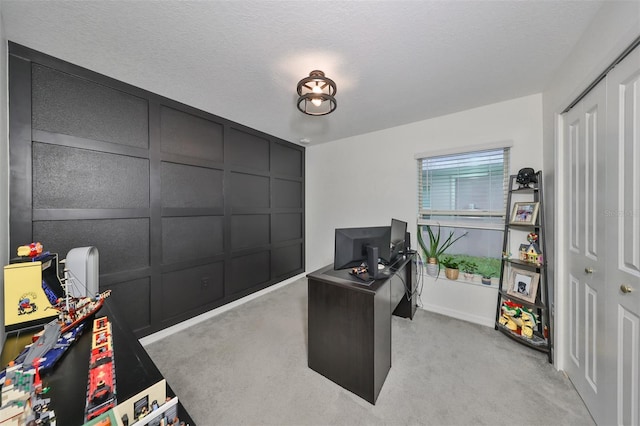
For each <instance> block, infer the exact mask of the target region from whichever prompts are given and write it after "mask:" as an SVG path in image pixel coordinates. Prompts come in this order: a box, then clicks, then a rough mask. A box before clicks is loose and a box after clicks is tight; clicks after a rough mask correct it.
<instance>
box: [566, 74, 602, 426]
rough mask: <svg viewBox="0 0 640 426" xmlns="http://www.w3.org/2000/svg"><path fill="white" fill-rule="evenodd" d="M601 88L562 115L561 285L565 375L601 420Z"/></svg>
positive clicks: (600, 86) (592, 412)
mask: <svg viewBox="0 0 640 426" xmlns="http://www.w3.org/2000/svg"><path fill="white" fill-rule="evenodd" d="M605 105H606V86H605V84H600V85H599V86H597V87H596V88H594V89H593V90H592V91H591V93H590V94H589V95H588V96H587V97H585V98H584V99H583V100H582V101H581V102H580V103H578V104H577V105H576V106H575V107H574V108H573V109H572V110H571V111H569V112H568V113H567V114H566V115H565V117H564V123H565V129H564V138H565V146H566V155H565V158H566V164H565V169H566V170H567V171H568V174H569V176H568V179H567V180H566V181H567V184H566V188H565V194H566V196H567V199H568V200H569V201H568V204H569V214H568V218H567V231H566V232H568V238H567V241H568V247H567V251H566V255H567V257H566V258H567V259H568V260H569V265H568V266H569V268H568V271H567V278H566V285H567V286H568V290H569V292H568V295H569V297H568V298H567V305H566V306H565V309H566V311H565V312H567V314H568V315H569V318H568V321H567V322H566V324H567V325H568V330H566V336H567V337H568V338H569V339H570V340H569V342H568V356H569V358H568V359H567V360H566V361H567V362H566V363H565V365H566V372H567V374H568V375H569V377H570V379H571V381H572V382H573V384H574V386H575V387H576V389H577V390H578V392H579V393H580V395H581V396H582V398H583V400H584V401H585V404H586V405H587V407H588V408H589V411H590V412H591V415H592V416H593V417H594V419H595V420H596V421H597V422H599V420H600V419H602V418H604V414H603V407H604V406H603V403H602V398H601V394H602V386H603V378H604V375H603V370H602V369H603V362H604V361H603V359H604V355H605V354H604V353H603V342H604V323H603V319H604V318H605V314H604V308H605V306H604V303H603V295H604V293H605V292H604V282H605V278H604V277H605V254H604V253H603V247H604V238H605V231H604V229H603V228H602V226H601V225H602V224H601V222H602V219H601V217H602V214H601V212H602V211H603V210H604V206H605V204H604V203H605V200H604V193H605V191H606V175H605V165H606V163H605V156H606V151H605V149H606V146H605V129H606V109H605Z"/></svg>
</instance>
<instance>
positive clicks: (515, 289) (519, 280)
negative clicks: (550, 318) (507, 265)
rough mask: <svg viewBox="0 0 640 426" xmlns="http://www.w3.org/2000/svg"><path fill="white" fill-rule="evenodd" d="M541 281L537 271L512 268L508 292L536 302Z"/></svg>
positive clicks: (519, 297)
mask: <svg viewBox="0 0 640 426" xmlns="http://www.w3.org/2000/svg"><path fill="white" fill-rule="evenodd" d="M539 281H540V274H539V273H537V272H533V271H526V270H524V269H518V268H511V273H510V274H509V281H508V283H507V294H509V295H511V296H514V297H517V298H518V299H522V300H524V301H526V302H529V303H535V301H536V294H537V292H538V282H539Z"/></svg>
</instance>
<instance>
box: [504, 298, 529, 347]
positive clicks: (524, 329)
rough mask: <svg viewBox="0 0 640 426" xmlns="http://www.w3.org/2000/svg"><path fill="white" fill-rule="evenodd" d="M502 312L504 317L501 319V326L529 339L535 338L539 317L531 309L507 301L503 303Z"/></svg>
mask: <svg viewBox="0 0 640 426" xmlns="http://www.w3.org/2000/svg"><path fill="white" fill-rule="evenodd" d="M501 311H502V315H501V316H500V318H499V322H500V324H501V325H503V326H504V327H506V328H508V329H509V330H511V331H512V332H513V333H515V334H519V335H521V336H523V337H526V338H527V339H532V338H533V331H534V329H535V327H536V325H537V324H538V317H537V315H536V314H534V313H533V311H532V310H531V309H528V308H525V307H524V306H523V305H521V304H519V303H515V302H512V301H511V300H505V301H504V302H502V306H501Z"/></svg>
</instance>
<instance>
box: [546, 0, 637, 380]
mask: <svg viewBox="0 0 640 426" xmlns="http://www.w3.org/2000/svg"><path fill="white" fill-rule="evenodd" d="M638 36H640V1H628V2H623V1H616V2H605V3H604V5H603V6H602V8H601V9H600V11H599V12H598V14H597V15H596V17H595V18H594V20H593V21H592V22H591V24H590V25H589V27H588V28H587V30H586V31H585V33H584V35H583V36H582V37H581V39H580V40H579V41H578V43H577V44H576V45H575V47H574V49H573V50H572V52H571V54H570V55H569V56H568V57H567V59H566V60H565V62H564V63H563V65H562V66H561V67H560V68H559V69H558V71H557V72H556V73H555V75H554V78H553V79H552V80H551V81H550V82H549V84H548V85H547V88H546V90H545V91H544V93H543V95H542V101H543V126H544V127H543V158H544V172H545V190H546V194H545V195H546V199H547V200H554V201H555V202H554V203H553V204H551V205H550V204H547V207H548V208H547V210H549V206H552V207H553V210H549V211H548V212H547V215H546V218H547V219H548V220H547V229H548V231H549V234H548V235H550V237H551V238H550V239H548V241H554V244H549V245H547V250H548V251H549V256H548V257H547V260H548V261H549V266H550V273H552V275H551V276H552V277H553V281H552V282H553V283H555V285H554V290H555V301H556V303H555V305H556V306H557V307H558V308H556V318H555V324H556V326H555V341H556V344H555V347H556V355H555V357H554V358H555V360H556V366H557V367H558V368H559V369H562V368H563V365H562V360H563V358H564V356H563V353H564V351H566V347H565V345H564V343H565V339H564V336H563V334H562V330H563V328H564V324H565V319H566V318H565V317H566V316H565V313H564V312H562V310H561V309H560V308H559V307H561V306H563V303H564V297H565V286H564V283H563V280H562V279H560V277H563V276H565V271H564V270H563V269H562V265H563V264H564V258H563V253H562V250H561V248H562V247H563V245H564V244H565V242H564V239H563V236H562V233H561V232H556V231H555V230H556V229H563V227H561V226H560V224H562V223H563V218H564V215H565V213H564V212H565V203H564V201H565V200H564V197H563V191H562V187H563V185H564V181H563V170H562V168H561V167H559V165H561V164H562V161H563V158H562V150H561V149H559V148H560V142H561V141H560V139H559V137H558V135H557V134H556V131H557V127H558V122H559V114H560V113H561V112H562V111H563V110H564V109H565V108H566V107H567V106H568V105H569V104H570V103H571V102H572V101H573V100H574V99H575V98H576V97H577V96H578V95H579V94H580V93H581V92H582V91H583V90H584V89H586V88H587V86H588V85H589V84H590V83H591V82H592V81H593V80H594V79H595V78H596V77H597V76H598V75H599V74H600V73H601V72H602V71H604V70H605V69H606V67H607V66H608V65H609V64H610V63H611V62H612V61H613V60H614V59H615V58H616V57H617V56H618V55H619V54H620V53H622V51H623V50H624V49H625V48H626V47H627V46H629V45H630V44H631V42H632V41H633V40H634V39H635V38H637V37H638ZM556 224H558V225H556ZM556 248H557V250H554V249H556ZM554 251H555V253H554ZM556 265H557V267H556Z"/></svg>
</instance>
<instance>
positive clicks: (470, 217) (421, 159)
mask: <svg viewBox="0 0 640 426" xmlns="http://www.w3.org/2000/svg"><path fill="white" fill-rule="evenodd" d="M416 159H417V163H418V225H419V226H420V225H423V226H421V229H422V230H423V231H424V229H425V227H424V225H432V226H433V225H435V226H437V225H440V226H441V228H442V230H441V232H442V235H445V236H447V235H449V231H454V233H455V235H456V236H457V235H462V234H464V233H465V232H468V234H467V236H466V237H464V238H461V239H460V240H458V241H457V242H456V243H455V244H454V245H453V246H452V247H451V248H450V249H449V250H448V251H447V254H449V255H466V256H472V257H482V258H486V257H488V258H496V259H500V258H501V252H502V237H503V232H504V220H505V205H506V198H507V187H508V183H509V148H508V147H506V148H502V147H501V148H491V149H485V150H478V151H470V152H462V153H455V154H446V155H434V156H427V155H424V154H420V155H416ZM424 232H426V231H424ZM424 236H425V237H426V238H427V241H428V236H426V235H424Z"/></svg>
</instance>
